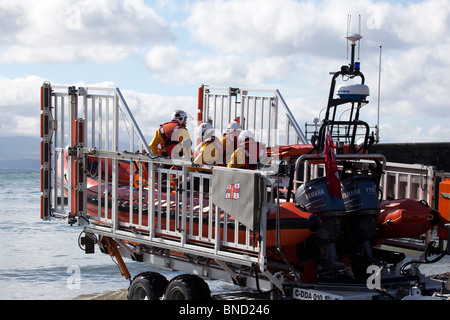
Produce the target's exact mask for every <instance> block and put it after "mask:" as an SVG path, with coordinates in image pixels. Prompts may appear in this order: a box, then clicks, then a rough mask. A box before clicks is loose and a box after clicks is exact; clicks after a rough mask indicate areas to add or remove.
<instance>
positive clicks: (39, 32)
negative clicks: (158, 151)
mask: <svg viewBox="0 0 450 320" xmlns="http://www.w3.org/2000/svg"><path fill="white" fill-rule="evenodd" d="M349 14H350V15H352V25H351V31H352V32H357V31H358V16H359V15H361V34H362V36H363V37H364V38H363V40H362V41H361V48H360V61H361V69H362V71H363V72H364V74H365V77H366V84H367V85H368V86H369V87H370V90H371V96H370V98H369V100H370V103H369V104H368V105H367V106H365V107H364V108H363V109H362V113H361V118H362V119H363V120H365V121H366V122H368V123H369V125H371V126H374V125H376V123H377V114H378V101H379V102H380V110H379V115H380V122H379V123H380V142H382V143H391V142H448V141H449V140H450V125H449V123H450V112H448V110H449V103H450V102H449V99H448V96H447V93H448V90H449V89H450V59H449V57H450V33H449V31H450V20H449V16H450V5H449V4H448V1H447V0H423V1H407V0H402V1H400V0H398V1H389V2H387V1H376V0H360V1H353V0H320V1H312V0H305V1H299V0H276V1H275V0H202V1H197V0H181V1H175V0H96V1H87V0H83V1H76V0H40V1H31V0H15V1H9V0H0V30H1V32H0V112H1V115H2V117H0V129H1V130H0V137H2V136H3V137H5V136H33V137H38V136H39V114H40V110H39V101H40V100H39V89H40V86H41V85H42V83H43V82H44V81H49V82H51V83H52V84H54V85H77V86H93V85H96V86H97V85H98V86H108V87H119V88H120V89H121V91H122V93H123V95H124V97H125V99H126V100H127V102H128V105H129V106H130V108H131V110H132V112H133V113H135V114H137V115H140V116H139V117H137V121H138V124H139V125H140V127H141V129H142V131H143V132H144V134H145V135H146V136H148V138H149V139H150V138H151V137H150V136H151V135H152V132H153V131H154V128H155V127H157V126H158V125H159V124H161V123H164V122H165V121H167V119H168V118H169V117H170V114H171V112H172V111H173V110H174V109H176V108H182V109H185V110H186V111H188V112H189V113H191V114H193V115H195V113H196V111H195V110H196V102H197V96H196V95H197V89H198V87H199V86H200V85H202V84H208V85H214V86H226V87H251V88H271V89H279V90H280V92H281V94H282V95H283V97H284V98H285V100H286V102H287V103H288V105H289V107H290V109H291V111H292V113H293V115H294V117H296V119H297V122H298V123H299V124H300V125H301V126H302V127H303V125H304V123H305V122H309V123H312V119H313V118H316V117H318V116H319V114H320V111H321V110H322V109H323V108H324V107H326V104H327V99H328V93H329V86H330V81H331V76H330V74H329V73H330V72H332V71H338V70H340V67H341V66H342V65H346V64H348V63H349V61H348V60H347V42H346V40H345V35H346V32H347V16H348V15H349ZM380 46H381V47H382V51H381V53H382V54H381V61H382V64H381V88H380V89H381V90H380V92H381V95H380V96H379V95H378V79H379V72H378V70H379V61H380Z"/></svg>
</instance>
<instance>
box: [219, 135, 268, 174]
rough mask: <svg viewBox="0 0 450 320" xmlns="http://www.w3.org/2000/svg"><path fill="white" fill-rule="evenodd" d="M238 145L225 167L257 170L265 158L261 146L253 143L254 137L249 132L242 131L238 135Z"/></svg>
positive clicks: (255, 142)
mask: <svg viewBox="0 0 450 320" xmlns="http://www.w3.org/2000/svg"><path fill="white" fill-rule="evenodd" d="M238 143H239V147H238V148H237V149H236V151H235V152H234V153H233V155H232V156H231V159H230V161H229V162H228V165H227V166H228V167H229V168H242V169H250V170H254V169H257V168H258V166H259V165H260V164H261V163H262V161H263V160H264V159H265V158H266V157H267V155H266V152H265V150H264V149H265V148H264V147H263V145H262V144H261V143H259V142H257V141H255V136H254V135H253V133H252V132H251V131H249V130H244V131H242V132H241V133H240V134H239V138H238Z"/></svg>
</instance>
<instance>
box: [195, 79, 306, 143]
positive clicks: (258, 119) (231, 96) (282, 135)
mask: <svg viewBox="0 0 450 320" xmlns="http://www.w3.org/2000/svg"><path fill="white" fill-rule="evenodd" d="M201 89H202V90H200V93H199V94H200V95H201V96H200V97H199V101H200V105H199V112H200V113H201V116H200V118H201V120H200V119H199V121H202V122H208V121H209V122H211V123H212V125H213V127H214V129H217V130H219V131H220V132H221V133H224V132H225V130H226V127H227V125H228V123H230V122H231V121H233V120H234V119H236V118H239V119H240V122H241V125H242V128H243V129H244V130H251V131H252V132H253V134H254V135H255V137H256V138H257V140H258V141H259V142H261V143H264V144H265V145H267V146H269V147H271V146H276V145H289V144H307V143H308V142H307V139H306V137H305V135H304V133H303V131H302V130H301V128H300V126H299V125H298V123H297V121H296V120H295V118H294V116H293V114H292V112H291V111H290V109H289V107H288V105H287V104H286V101H285V100H284V98H283V96H282V95H281V93H280V92H279V91H278V90H269V89H267V90H266V89H250V88H230V87H213V86H203V87H202V88H201Z"/></svg>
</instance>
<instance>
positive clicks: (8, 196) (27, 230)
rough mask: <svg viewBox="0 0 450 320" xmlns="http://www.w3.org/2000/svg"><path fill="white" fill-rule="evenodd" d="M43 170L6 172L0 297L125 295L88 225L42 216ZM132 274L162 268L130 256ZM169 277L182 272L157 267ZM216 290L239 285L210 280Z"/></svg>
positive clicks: (0, 176)
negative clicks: (83, 240)
mask: <svg viewBox="0 0 450 320" xmlns="http://www.w3.org/2000/svg"><path fill="white" fill-rule="evenodd" d="M40 194H41V193H40V183H39V173H37V172H4V171H3V172H2V171H0V241H1V249H0V300H16V299H18V300H31V299H32V300H72V299H95V298H98V299H123V298H125V297H126V289H127V288H128V286H129V281H128V280H126V279H125V278H123V277H122V276H121V274H120V272H119V270H118V268H117V266H116V265H115V264H114V263H113V261H112V260H111V258H110V257H109V255H105V254H101V253H100V252H99V250H98V248H96V253H95V254H93V255H86V254H85V253H84V251H82V250H81V249H80V248H79V247H78V236H79V235H80V233H81V231H82V229H81V228H80V227H71V226H69V225H67V224H66V223H64V222H44V221H42V220H40V217H39V216H40V201H39V199H40ZM125 262H126V264H127V266H128V268H129V270H130V273H131V275H132V276H135V275H136V274H138V273H140V272H144V271H150V270H156V269H155V268H152V266H151V265H149V264H145V263H137V262H132V261H129V260H126V261H125ZM421 270H422V272H424V273H425V274H427V275H431V274H440V273H444V272H449V271H450V256H446V257H445V258H444V259H443V260H441V262H439V263H437V264H433V265H423V266H422V267H421ZM157 271H158V272H160V273H162V274H163V275H165V276H166V277H167V278H168V279H169V280H170V279H171V278H173V277H175V276H176V275H178V274H179V273H177V272H170V271H165V270H157ZM208 284H209V286H210V288H211V291H212V292H213V293H223V292H226V291H230V290H236V289H238V287H236V286H233V285H232V284H228V283H223V282H219V281H208Z"/></svg>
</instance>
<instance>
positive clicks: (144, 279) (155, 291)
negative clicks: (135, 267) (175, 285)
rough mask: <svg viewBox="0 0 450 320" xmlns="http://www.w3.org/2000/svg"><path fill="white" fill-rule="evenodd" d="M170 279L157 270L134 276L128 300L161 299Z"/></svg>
mask: <svg viewBox="0 0 450 320" xmlns="http://www.w3.org/2000/svg"><path fill="white" fill-rule="evenodd" d="M168 283H169V281H167V279H166V278H165V277H164V276H163V275H161V274H159V273H156V272H143V273H140V274H138V275H137V276H136V277H134V279H133V281H132V282H131V285H130V287H129V288H128V295H127V298H128V300H159V299H160V298H161V297H162V295H163V294H164V292H165V290H166V288H167V285H168Z"/></svg>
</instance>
